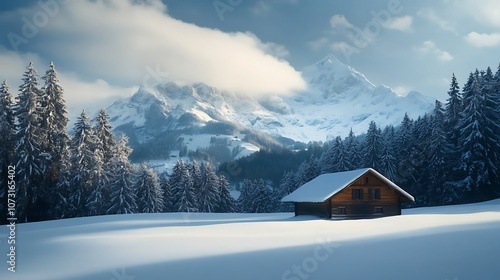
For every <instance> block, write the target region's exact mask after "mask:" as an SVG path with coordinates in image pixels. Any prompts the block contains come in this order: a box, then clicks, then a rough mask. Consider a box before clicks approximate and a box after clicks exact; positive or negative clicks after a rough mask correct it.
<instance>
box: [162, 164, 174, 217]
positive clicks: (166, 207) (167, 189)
mask: <svg viewBox="0 0 500 280" xmlns="http://www.w3.org/2000/svg"><path fill="white" fill-rule="evenodd" d="M160 188H161V189H162V192H163V211H164V212H174V197H173V194H172V186H171V185H170V182H169V178H168V174H167V172H163V173H161V174H160Z"/></svg>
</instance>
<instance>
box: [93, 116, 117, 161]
mask: <svg viewBox="0 0 500 280" xmlns="http://www.w3.org/2000/svg"><path fill="white" fill-rule="evenodd" d="M94 122H95V125H94V127H93V133H94V135H95V138H96V149H99V150H101V152H102V154H103V162H104V163H105V164H107V163H109V162H110V160H111V158H112V157H113V152H114V150H115V145H116V139H115V135H114V134H113V131H112V128H111V125H110V124H109V115H108V114H107V113H106V111H105V110H104V109H101V110H99V113H98V114H97V117H96V118H95V119H94Z"/></svg>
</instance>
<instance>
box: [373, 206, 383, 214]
mask: <svg viewBox="0 0 500 280" xmlns="http://www.w3.org/2000/svg"><path fill="white" fill-rule="evenodd" d="M375 214H384V208H383V207H382V206H377V207H375Z"/></svg>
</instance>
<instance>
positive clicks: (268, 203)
mask: <svg viewBox="0 0 500 280" xmlns="http://www.w3.org/2000/svg"><path fill="white" fill-rule="evenodd" d="M254 186H255V193H254V199H253V201H252V204H253V205H252V206H253V207H252V211H251V213H269V212H273V211H274V207H273V206H274V205H273V204H274V201H273V195H272V190H271V188H270V185H269V183H266V181H264V180H262V179H260V180H256V181H255V182H254Z"/></svg>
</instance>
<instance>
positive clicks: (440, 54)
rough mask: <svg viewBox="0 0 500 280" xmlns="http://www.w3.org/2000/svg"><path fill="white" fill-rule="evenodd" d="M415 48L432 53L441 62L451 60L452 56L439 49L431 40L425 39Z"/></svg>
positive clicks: (425, 52) (424, 52)
mask: <svg viewBox="0 0 500 280" xmlns="http://www.w3.org/2000/svg"><path fill="white" fill-rule="evenodd" d="M415 49H416V50H417V51H419V52H421V53H423V54H433V55H435V56H436V57H437V59H438V60H440V61H442V62H448V61H451V60H453V56H452V55H451V54H450V53H449V52H447V51H443V50H441V49H439V48H438V47H437V46H436V44H435V43H434V42H432V41H425V42H423V43H422V45H420V46H418V47H416V48H415Z"/></svg>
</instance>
